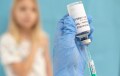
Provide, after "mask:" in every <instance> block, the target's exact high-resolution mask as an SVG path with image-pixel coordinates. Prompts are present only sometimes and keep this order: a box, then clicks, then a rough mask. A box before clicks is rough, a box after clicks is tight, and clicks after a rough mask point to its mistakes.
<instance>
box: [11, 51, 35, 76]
mask: <svg viewBox="0 0 120 76" xmlns="http://www.w3.org/2000/svg"><path fill="white" fill-rule="evenodd" d="M34 57H35V49H31V53H30V54H29V55H28V57H27V58H26V59H24V60H23V61H22V62H20V63H15V64H12V69H13V71H14V72H15V74H16V75H17V76H26V75H27V74H28V72H29V71H30V70H31V69H32V65H33V62H34Z"/></svg>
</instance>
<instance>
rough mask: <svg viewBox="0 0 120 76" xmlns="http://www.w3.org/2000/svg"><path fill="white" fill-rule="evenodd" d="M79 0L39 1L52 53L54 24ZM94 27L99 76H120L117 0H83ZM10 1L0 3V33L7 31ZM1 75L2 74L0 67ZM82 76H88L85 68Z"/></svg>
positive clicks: (93, 49)
mask: <svg viewBox="0 0 120 76" xmlns="http://www.w3.org/2000/svg"><path fill="white" fill-rule="evenodd" d="M74 1H79V0H38V3H39V7H40V10H41V19H42V24H43V27H44V29H45V30H46V31H47V32H48V34H49V36H50V41H51V54H52V47H53V40H54V33H55V27H56V25H57V21H58V20H59V19H60V18H62V16H64V15H65V14H66V13H67V8H66V5H67V4H69V3H71V2H74ZM83 3H84V6H85V9H86V12H87V15H91V16H92V17H93V23H92V25H93V26H94V27H95V32H94V39H93V43H92V44H91V45H90V47H89V50H90V51H91V54H92V57H93V59H94V61H95V64H96V69H97V74H98V76H120V73H119V72H120V70H119V69H120V66H119V65H120V63H119V62H120V52H119V51H120V40H119V39H120V19H119V18H120V0H83ZM11 5H12V0H0V34H2V33H3V32H5V31H6V29H7V25H8V20H9V15H10V8H11ZM0 76H5V75H4V70H3V67H2V66H0ZM85 76H89V73H88V69H87V67H86V71H85Z"/></svg>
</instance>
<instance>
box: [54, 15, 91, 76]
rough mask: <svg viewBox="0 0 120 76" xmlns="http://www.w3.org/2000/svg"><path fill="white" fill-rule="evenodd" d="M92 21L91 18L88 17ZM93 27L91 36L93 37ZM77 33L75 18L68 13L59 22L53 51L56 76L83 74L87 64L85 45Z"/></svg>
mask: <svg viewBox="0 0 120 76" xmlns="http://www.w3.org/2000/svg"><path fill="white" fill-rule="evenodd" d="M88 20H89V23H91V18H90V17H89V18H88ZM92 32H93V28H92V27H91V33H90V35H89V38H91V39H92ZM75 35H76V27H75V23H74V21H73V19H72V18H71V17H70V16H69V15H66V16H64V17H63V18H62V19H61V20H60V21H59V24H58V27H57V32H56V36H55V42H54V51H53V67H54V68H53V69H54V76H83V72H84V66H85V63H86V61H85V59H84V58H85V53H84V49H81V47H84V45H81V42H80V40H79V39H78V38H76V37H75Z"/></svg>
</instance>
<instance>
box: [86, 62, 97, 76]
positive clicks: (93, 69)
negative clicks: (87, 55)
mask: <svg viewBox="0 0 120 76" xmlns="http://www.w3.org/2000/svg"><path fill="white" fill-rule="evenodd" d="M88 66H89V69H90V73H91V76H96V69H95V65H94V61H93V60H90V61H89V63H88Z"/></svg>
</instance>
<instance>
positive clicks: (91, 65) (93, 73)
mask: <svg viewBox="0 0 120 76" xmlns="http://www.w3.org/2000/svg"><path fill="white" fill-rule="evenodd" d="M85 53H86V57H87V62H88V68H89V71H90V75H91V76H97V75H96V69H95V65H94V61H93V59H92V58H91V54H90V51H88V50H87V46H85Z"/></svg>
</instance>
